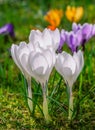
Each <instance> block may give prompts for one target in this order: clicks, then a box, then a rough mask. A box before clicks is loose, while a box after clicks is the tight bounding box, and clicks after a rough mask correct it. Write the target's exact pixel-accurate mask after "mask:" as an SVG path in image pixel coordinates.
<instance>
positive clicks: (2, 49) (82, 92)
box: [0, 0, 95, 130]
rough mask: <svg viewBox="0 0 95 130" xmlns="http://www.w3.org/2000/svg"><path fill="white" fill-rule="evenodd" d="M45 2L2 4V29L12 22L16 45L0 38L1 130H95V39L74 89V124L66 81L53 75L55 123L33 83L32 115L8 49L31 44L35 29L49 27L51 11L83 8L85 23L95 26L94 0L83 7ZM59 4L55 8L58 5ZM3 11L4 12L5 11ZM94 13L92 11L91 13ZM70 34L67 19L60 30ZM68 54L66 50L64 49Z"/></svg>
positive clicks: (51, 104)
mask: <svg viewBox="0 0 95 130" xmlns="http://www.w3.org/2000/svg"><path fill="white" fill-rule="evenodd" d="M45 2H46V1H45V0H42V1H39V2H38V1H37V0H34V1H33V2H31V1H28V2H26V1H24V0H23V2H22V1H19V2H15V3H14V2H9V1H7V0H6V2H4V3H3V2H2V3H1V5H2V6H0V19H1V20H0V26H3V25H4V24H6V23H7V22H11V23H13V24H14V26H15V33H16V38H17V40H16V41H12V39H11V38H9V39H8V41H5V40H4V36H0V130H53V129H54V130H65V129H72V130H75V129H76V130H81V129H82V130H85V129H86V128H89V129H91V130H92V129H94V128H95V39H94V38H93V39H92V40H90V41H89V42H88V43H87V45H86V49H85V52H84V61H85V65H84V68H83V71H82V73H81V74H80V76H79V77H78V79H77V81H76V83H75V84H74V86H73V94H74V97H75V98H74V119H73V120H72V121H71V122H70V121H68V119H67V116H68V115H67V112H68V103H67V95H66V84H65V82H64V80H63V79H62V77H61V76H60V75H59V74H58V73H57V72H56V71H55V69H54V70H53V71H52V73H51V76H50V79H49V83H48V88H49V97H48V99H49V113H50V116H51V117H52V122H50V123H49V124H47V123H46V122H45V120H44V116H43V114H42V112H41V110H42V91H41V88H40V86H39V85H38V84H37V83H36V82H35V81H34V80H33V81H32V83H33V99H34V100H33V102H34V104H35V105H34V108H35V109H34V110H35V111H34V114H30V112H29V109H28V106H27V103H26V98H27V97H26V91H25V87H27V85H26V81H25V79H24V78H23V76H22V74H21V72H20V70H19V69H18V68H17V66H16V65H15V64H14V62H13V60H12V59H11V57H10V54H9V52H8V49H9V48H10V47H11V45H12V43H13V42H14V43H17V44H19V42H20V41H21V40H22V41H24V40H25V41H28V36H29V33H30V30H31V29H32V28H38V29H40V30H43V29H44V27H46V26H47V23H46V22H45V21H44V19H43V16H44V14H45V13H46V11H48V8H62V9H63V10H65V8H66V5H68V4H71V5H77V6H78V5H83V6H84V8H85V14H84V17H83V19H82V20H81V23H84V22H90V23H94V22H95V17H94V10H95V8H94V7H93V4H94V0H92V2H89V1H88V0H84V1H83V2H82V3H81V1H80V0H79V1H78V2H76V1H74V0H73V1H72V2H70V1H69V0H67V1H64V2H63V1H62V0H60V1H58V2H55V1H54V0H51V2H49V1H47V2H46V3H45ZM54 3H55V4H54ZM2 10H3V11H2ZM89 10H90V11H89ZM63 27H64V28H65V29H68V30H70V28H71V23H69V21H67V19H66V17H65V16H64V17H63V20H62V23H61V25H60V26H59V28H60V29H61V28H63ZM63 49H64V50H65V48H64V47H63ZM39 108H40V109H39Z"/></svg>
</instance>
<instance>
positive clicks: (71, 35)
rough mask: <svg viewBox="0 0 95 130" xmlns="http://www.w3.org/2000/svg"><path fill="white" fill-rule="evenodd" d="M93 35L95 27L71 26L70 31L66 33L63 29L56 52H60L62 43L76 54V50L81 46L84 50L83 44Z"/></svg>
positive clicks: (74, 24)
mask: <svg viewBox="0 0 95 130" xmlns="http://www.w3.org/2000/svg"><path fill="white" fill-rule="evenodd" d="M94 35H95V25H92V24H88V23H85V24H83V25H81V24H76V23H73V24H72V31H70V32H68V31H66V30H64V29H62V30H61V39H60V45H59V48H58V52H61V51H62V47H63V45H64V43H66V44H67V46H68V47H69V48H70V49H71V51H72V52H77V50H78V48H79V47H80V46H82V48H83V51H84V49H85V43H86V42H88V40H89V39H90V38H92V37H93V36H94Z"/></svg>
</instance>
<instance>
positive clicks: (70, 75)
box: [55, 50, 84, 119]
mask: <svg viewBox="0 0 95 130" xmlns="http://www.w3.org/2000/svg"><path fill="white" fill-rule="evenodd" d="M83 65H84V58H83V53H82V52H81V51H80V50H79V51H78V52H74V54H73V56H71V55H70V54H68V53H67V52H62V53H61V54H58V56H57V59H56V63H55V68H56V70H57V71H58V72H59V73H60V74H61V75H62V76H63V77H64V80H65V81H66V84H67V88H68V93H69V117H68V118H69V119H71V117H72V110H73V97H72V86H73V84H74V82H75V81H76V79H77V77H78V75H79V74H80V72H81V70H82V68H83Z"/></svg>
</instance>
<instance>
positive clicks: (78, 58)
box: [73, 50, 84, 78]
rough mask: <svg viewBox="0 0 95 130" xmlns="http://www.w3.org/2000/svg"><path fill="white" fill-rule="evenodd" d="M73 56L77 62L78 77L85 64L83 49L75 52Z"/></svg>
mask: <svg viewBox="0 0 95 130" xmlns="http://www.w3.org/2000/svg"><path fill="white" fill-rule="evenodd" d="M73 58H74V60H75V62H76V78H77V76H78V75H79V73H80V72H81V70H82V68H83V66H84V58H83V53H82V51H80V50H79V51H78V52H77V53H76V52H75V53H74V55H73Z"/></svg>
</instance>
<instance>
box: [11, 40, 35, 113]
mask: <svg viewBox="0 0 95 130" xmlns="http://www.w3.org/2000/svg"><path fill="white" fill-rule="evenodd" d="M33 50H34V47H33V45H30V44H26V43H25V42H21V43H20V45H15V44H13V45H12V46H11V55H12V58H13V60H14V62H15V64H16V65H17V66H18V68H19V69H20V70H21V72H22V73H23V75H24V76H25V78H26V80H27V83H28V97H29V98H31V99H32V91H31V76H30V70H29V67H28V57H29V54H30V52H31V51H33ZM29 98H28V105H29V108H30V110H31V112H32V111H33V103H32V101H31V100H30V99H29Z"/></svg>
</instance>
